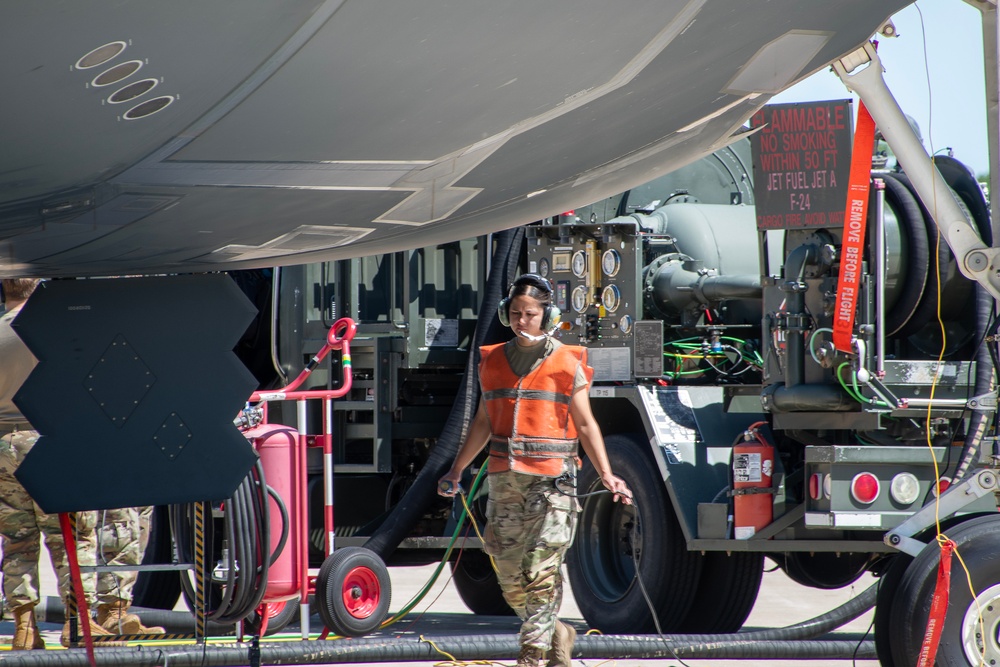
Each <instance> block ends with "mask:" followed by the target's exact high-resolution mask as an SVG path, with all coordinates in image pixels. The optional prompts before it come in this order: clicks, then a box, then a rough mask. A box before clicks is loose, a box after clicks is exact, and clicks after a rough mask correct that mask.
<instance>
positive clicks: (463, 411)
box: [364, 227, 524, 561]
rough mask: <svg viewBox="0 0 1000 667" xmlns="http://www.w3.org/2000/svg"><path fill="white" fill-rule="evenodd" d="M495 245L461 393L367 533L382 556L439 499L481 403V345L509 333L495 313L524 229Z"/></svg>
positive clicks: (501, 235)
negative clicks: (440, 485)
mask: <svg viewBox="0 0 1000 667" xmlns="http://www.w3.org/2000/svg"><path fill="white" fill-rule="evenodd" d="M493 239H494V242H495V243H496V250H495V251H494V253H493V263H492V267H491V269H490V273H489V277H488V278H487V280H486V285H485V287H484V289H483V301H482V306H481V307H480V309H479V317H478V319H477V321H476V331H475V333H474V334H473V341H472V349H471V350H469V358H468V360H467V361H466V365H465V374H464V375H463V376H462V383H461V385H460V386H459V390H458V394H457V396H456V397H455V402H454V404H453V406H452V409H451V413H450V414H449V415H448V420H447V421H446V422H445V425H444V428H443V429H442V430H441V435H440V437H438V440H437V443H436V444H435V445H434V448H433V449H432V450H431V452H430V454H429V455H428V457H427V462H426V463H425V464H424V466H423V467H422V468H421V469H420V472H419V473H417V476H416V478H415V479H414V480H413V484H412V485H411V486H410V488H409V489H407V491H406V493H405V494H404V495H403V497H402V499H400V501H399V502H398V503H396V505H395V507H394V508H393V509H392V511H391V512H390V513H389V514H388V515H387V516H386V518H385V520H384V521H383V522H382V524H381V525H379V527H378V528H376V529H375V531H374V532H373V533H372V536H371V537H370V538H368V541H367V542H365V544H364V546H365V548H367V549H371V550H372V551H374V552H375V553H376V554H378V555H379V556H380V557H381V558H382V560H383V561H388V560H389V555H390V554H392V552H393V551H395V549H396V547H397V546H399V543H400V542H402V541H403V539H404V538H405V537H406V536H407V535H409V534H410V531H411V530H412V529H413V526H414V525H415V524H416V523H417V521H418V520H419V519H420V517H421V516H423V514H424V512H426V511H427V508H428V507H429V506H430V503H431V502H434V501H436V499H437V494H436V492H435V489H436V488H437V482H438V479H440V478H441V476H442V475H443V474H444V473H445V472H446V471H447V470H448V468H449V467H451V463H452V461H454V459H455V454H456V453H457V452H458V448H459V446H460V445H461V444H462V438H463V437H464V436H465V430H466V428H467V427H468V424H469V423H470V422H471V421H472V417H473V415H475V414H476V409H477V408H478V404H479V376H478V373H476V368H477V366H478V363H479V348H480V346H482V345H486V344H488V343H499V342H502V341H505V340H507V339H509V338H510V330H509V329H507V327H504V326H503V325H501V324H500V321H499V320H498V319H497V317H496V310H497V305H498V304H499V303H500V299H502V298H503V297H504V296H506V294H507V287H508V286H509V285H510V283H512V282H513V281H514V274H515V272H516V271H517V264H518V260H519V259H520V252H521V245H522V241H523V239H524V229H523V228H520V227H517V228H514V229H508V230H505V231H502V232H498V233H496V234H494V235H493Z"/></svg>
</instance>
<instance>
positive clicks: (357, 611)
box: [341, 567, 382, 618]
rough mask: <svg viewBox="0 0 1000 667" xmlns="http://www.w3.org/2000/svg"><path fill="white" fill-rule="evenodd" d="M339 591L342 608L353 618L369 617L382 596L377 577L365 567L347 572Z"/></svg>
mask: <svg viewBox="0 0 1000 667" xmlns="http://www.w3.org/2000/svg"><path fill="white" fill-rule="evenodd" d="M341 591H342V594H341V597H342V599H343V602H344V608H345V609H346V610H347V613H349V614H350V615H351V616H353V617H354V618H368V617H369V616H371V615H372V613H373V612H374V611H375V609H376V608H377V607H378V604H379V599H380V598H381V595H382V588H381V586H380V585H379V582H378V576H376V574H375V573H374V572H372V571H371V570H370V569H369V568H367V567H356V568H354V569H353V570H351V571H350V572H348V573H347V576H346V577H344V584H343V587H342V588H341Z"/></svg>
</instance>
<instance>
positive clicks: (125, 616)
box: [97, 600, 166, 635]
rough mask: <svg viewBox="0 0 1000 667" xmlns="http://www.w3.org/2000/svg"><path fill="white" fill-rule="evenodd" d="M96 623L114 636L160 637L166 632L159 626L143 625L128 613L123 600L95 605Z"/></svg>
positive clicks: (137, 618)
mask: <svg viewBox="0 0 1000 667" xmlns="http://www.w3.org/2000/svg"><path fill="white" fill-rule="evenodd" d="M97 622H98V623H99V624H100V625H101V627H103V628H104V629H105V630H107V631H108V632H110V633H111V634H115V635H162V634H163V633H164V632H166V630H164V629H163V628H161V627H159V626H153V627H146V626H145V625H143V624H142V619H140V618H139V617H138V616H136V615H135V614H130V613H128V603H127V602H125V600H119V601H117V602H113V603H111V604H99V605H97Z"/></svg>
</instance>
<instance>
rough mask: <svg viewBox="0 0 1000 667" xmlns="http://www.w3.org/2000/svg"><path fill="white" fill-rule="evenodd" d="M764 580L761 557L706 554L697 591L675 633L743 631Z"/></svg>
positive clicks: (755, 554) (710, 552) (750, 554)
mask: <svg viewBox="0 0 1000 667" xmlns="http://www.w3.org/2000/svg"><path fill="white" fill-rule="evenodd" d="M763 576H764V554H762V553H732V554H727V553H726V552H724V551H709V552H707V553H705V555H704V556H702V566H701V578H700V579H699V581H698V589H697V591H696V592H695V595H694V599H693V600H692V601H691V608H690V609H689V610H688V613H687V617H686V618H685V619H684V621H683V622H682V623H681V626H680V628H679V629H678V632H683V633H691V634H716V633H730V632H736V631H737V630H739V629H740V628H741V627H743V622H744V621H746V620H747V616H749V615H750V611H751V610H752V609H753V605H754V603H755V602H756V601H757V593H758V591H760V581H761V578H762V577H763Z"/></svg>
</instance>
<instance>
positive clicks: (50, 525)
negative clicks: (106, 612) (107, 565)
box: [38, 508, 97, 607]
mask: <svg viewBox="0 0 1000 667" xmlns="http://www.w3.org/2000/svg"><path fill="white" fill-rule="evenodd" d="M38 512H39V517H38V525H39V527H40V528H41V529H42V532H43V533H45V547H46V548H47V549H48V550H49V557H50V558H51V559H52V567H53V569H55V571H56V584H57V585H58V587H59V596H60V597H61V598H62V600H63V604H66V605H68V601H69V594H70V590H71V587H72V581H71V580H70V569H69V558H67V556H66V543H65V542H64V541H63V536H62V529H61V527H60V525H59V515H58V514H44V513H42V512H41V508H38ZM75 514H76V535H75V536H74V539H75V541H76V558H77V563H79V564H80V565H81V566H83V565H91V566H92V565H96V564H97V553H96V552H97V541H96V539H95V537H94V528H95V526H96V523H97V513H96V512H76V513H75ZM80 579H81V583H82V584H83V595H84V597H85V598H86V601H87V604H88V605H89V606H91V607H93V605H94V604H95V602H96V601H97V592H96V589H97V578H96V576H95V574H94V573H93V572H83V573H81V575H80Z"/></svg>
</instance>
